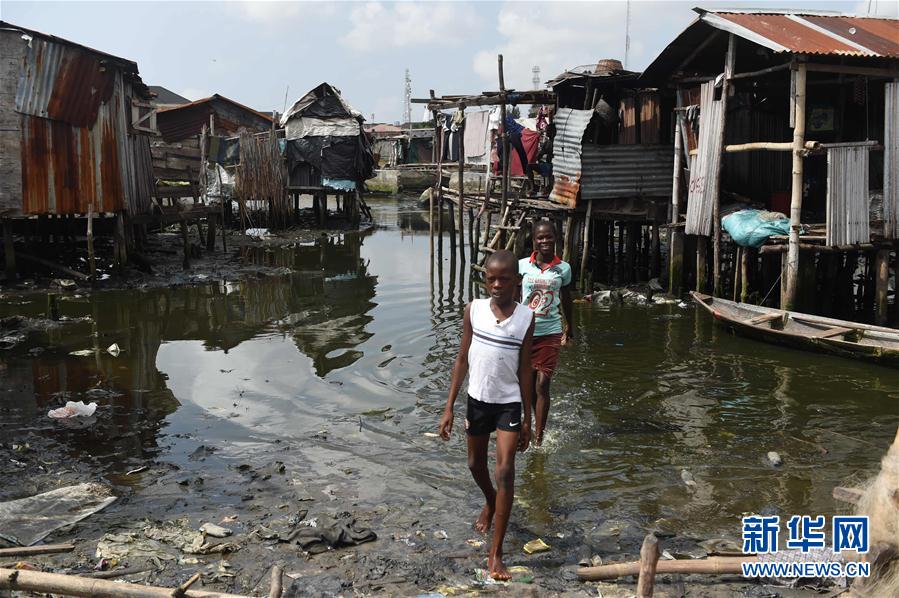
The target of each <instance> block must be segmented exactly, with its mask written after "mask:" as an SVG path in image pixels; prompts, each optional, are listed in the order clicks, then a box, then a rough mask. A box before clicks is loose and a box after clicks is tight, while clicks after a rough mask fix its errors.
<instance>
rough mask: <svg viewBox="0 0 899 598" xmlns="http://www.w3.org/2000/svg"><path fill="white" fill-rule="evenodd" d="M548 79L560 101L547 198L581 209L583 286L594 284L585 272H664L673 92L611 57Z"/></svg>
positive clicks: (624, 279) (620, 277)
mask: <svg viewBox="0 0 899 598" xmlns="http://www.w3.org/2000/svg"><path fill="white" fill-rule="evenodd" d="M547 85H548V86H550V87H552V89H553V91H554V92H555V94H556V98H557V106H558V108H557V110H556V113H555V117H554V124H555V139H554V147H553V160H552V165H553V177H554V179H555V181H554V185H553V189H552V193H551V194H550V199H551V200H552V201H554V202H557V203H560V204H563V205H566V206H568V207H569V208H572V209H574V210H576V211H575V214H576V220H577V222H576V223H575V227H576V231H577V233H576V236H578V235H579V236H580V237H581V239H580V241H581V242H580V243H579V244H580V245H582V246H583V247H584V248H586V249H585V251H586V255H587V259H586V260H582V262H581V263H582V268H581V272H582V276H581V281H582V284H583V285H584V286H589V283H588V282H587V280H588V278H587V277H586V273H587V272H589V273H591V274H592V276H591V277H590V278H593V279H596V280H601V281H603V282H618V283H630V282H635V281H639V280H648V279H650V278H654V277H657V276H659V274H660V270H661V253H660V227H661V226H663V225H664V224H665V223H667V221H668V213H667V208H668V201H669V198H670V197H671V168H672V147H671V135H670V133H669V131H670V124H669V123H670V117H669V116H668V115H669V114H670V112H671V108H672V107H673V105H674V99H673V94H670V93H667V92H662V91H660V90H658V89H655V88H648V87H647V86H645V85H642V84H641V82H640V80H639V73H636V72H633V71H628V70H625V69H624V68H623V67H622V64H621V62H619V61H618V60H614V59H604V60H600V61H598V62H597V63H596V64H590V65H585V66H580V67H576V68H574V69H570V70H567V71H565V72H564V73H561V74H560V75H558V76H557V77H555V78H554V79H553V80H551V81H550V82H549V83H548V84H547ZM587 222H589V225H587V226H584V224H582V223H587ZM616 231H617V241H618V242H617V245H616V242H615V241H616ZM584 236H586V237H587V238H584Z"/></svg>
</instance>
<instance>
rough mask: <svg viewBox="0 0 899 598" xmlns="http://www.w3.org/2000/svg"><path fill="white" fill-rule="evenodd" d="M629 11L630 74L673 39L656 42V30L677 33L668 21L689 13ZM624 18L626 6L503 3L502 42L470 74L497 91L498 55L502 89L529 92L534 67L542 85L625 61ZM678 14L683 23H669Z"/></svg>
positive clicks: (667, 8)
mask: <svg viewBox="0 0 899 598" xmlns="http://www.w3.org/2000/svg"><path fill="white" fill-rule="evenodd" d="M630 10H631V15H630V23H631V25H630V39H631V44H630V50H629V52H628V64H627V68H630V69H633V70H637V69H639V68H642V67H644V66H646V64H647V63H648V62H649V60H651V59H652V56H651V55H649V53H651V52H657V51H658V50H659V49H661V48H656V47H655V45H659V44H663V43H665V42H666V41H670V39H671V38H673V36H672V35H671V34H670V33H668V34H667V35H662V36H661V38H660V35H659V32H660V31H665V30H672V29H677V28H678V25H677V24H675V25H672V21H676V20H683V21H684V24H686V23H688V22H689V21H690V19H691V15H692V14H693V13H692V12H690V11H689V9H684V4H682V3H676V4H674V3H671V4H667V5H666V4H665V3H659V2H633V3H631V9H630ZM626 13H627V4H626V3H624V2H601V3H586V2H585V3H580V2H559V3H554V2H549V3H540V4H531V3H519V2H507V3H506V4H504V5H503V7H502V8H501V9H500V11H499V15H498V17H497V33H498V37H499V38H500V40H501V41H500V43H499V44H497V45H496V46H495V47H494V48H492V49H490V50H483V51H480V52H478V53H477V54H476V55H475V57H474V63H473V67H474V70H475V72H476V73H477V74H478V75H479V76H480V77H482V78H483V79H484V81H485V83H487V84H488V86H490V87H491V89H492V88H495V87H496V85H497V83H498V81H497V64H496V56H497V54H502V55H503V65H504V75H505V83H506V87H508V88H513V89H531V88H532V87H533V85H532V83H531V80H532V77H533V73H532V70H531V69H532V67H534V66H535V65H536V66H539V67H540V69H541V79H542V81H546V80H548V79H550V78H552V77H553V76H555V75H556V74H558V73H560V72H561V71H563V70H565V69H567V68H573V67H575V66H579V65H583V64H595V63H596V61H597V60H599V59H601V58H617V59H619V60H621V61H622V62H624V58H625V56H624V54H625V22H626ZM678 13H681V14H683V18H682V19H673V18H672V17H675V16H676V15H678ZM646 39H655V40H659V41H658V42H657V43H655V44H647V43H645V42H644V41H643V40H646ZM663 40H665V41H663ZM542 81H541V83H542Z"/></svg>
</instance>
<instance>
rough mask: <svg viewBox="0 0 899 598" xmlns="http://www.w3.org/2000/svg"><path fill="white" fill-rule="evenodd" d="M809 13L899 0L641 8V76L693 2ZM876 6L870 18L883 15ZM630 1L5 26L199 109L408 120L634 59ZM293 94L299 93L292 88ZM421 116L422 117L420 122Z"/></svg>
mask: <svg viewBox="0 0 899 598" xmlns="http://www.w3.org/2000/svg"><path fill="white" fill-rule="evenodd" d="M697 5H699V6H703V7H706V8H714V7H718V8H720V7H725V6H727V7H735V6H737V7H749V6H752V7H760V6H761V7H763V6H769V7H775V6H777V7H780V8H783V7H784V6H790V7H803V8H812V7H814V8H819V9H824V10H835V11H844V12H853V13H857V14H866V13H867V12H868V11H869V10H870V11H871V12H872V13H873V12H875V11H876V13H877V14H880V15H887V14H891V15H892V16H895V14H896V10H897V9H896V6H897V3H896V2H895V1H887V0H871V1H870V2H869V1H868V0H860V1H859V0H856V1H848V2H847V1H840V2H838V1H820V0H819V1H817V2H807V1H798V0H792V1H779V2H776V3H771V2H763V1H761V0H756V1H754V2H745V1H730V2H699V1H698V0H696V1H692V2H681V1H676V0H672V1H668V2H660V1H653V2H650V1H645V2H644V1H636V0H635V1H633V2H631V3H630V21H631V44H630V51H629V55H628V64H627V66H628V68H631V69H634V70H640V69H642V68H643V67H645V66H646V65H647V64H648V63H649V62H650V61H651V60H652V58H653V57H655V55H656V54H658V52H659V51H660V50H662V48H664V47H665V45H666V44H667V43H668V42H670V41H671V40H672V39H673V38H674V37H675V36H676V35H677V34H678V33H679V32H680V31H681V30H682V29H683V28H684V27H686V26H687V25H688V24H689V23H690V22H691V21H692V19H693V17H694V13H693V11H692V10H691V8H692V7H693V6H697ZM869 7H870V9H869ZM626 12H627V4H626V3H625V2H623V1H621V2H611V1H606V2H550V1H542V2H77V1H74V2H17V1H8V0H2V2H0V18H2V19H3V20H6V21H9V22H12V23H15V24H17V25H21V26H23V27H28V28H31V29H36V30H38V31H42V32H45V33H51V34H54V35H57V36H60V37H64V38H67V39H70V40H72V41H75V42H78V43H81V44H84V45H87V46H90V47H93V48H96V49H99V50H103V51H105V52H108V53H110V54H115V55H119V56H122V57H125V58H129V59H131V60H134V61H136V62H137V64H138V67H139V68H140V72H141V76H142V77H143V79H144V81H145V82H146V83H148V84H150V85H162V86H165V87H167V88H169V89H171V90H173V91H175V92H177V93H180V94H181V95H184V96H186V97H188V98H190V99H192V100H194V99H198V98H201V97H205V96H208V95H211V94H213V93H220V94H222V95H225V96H228V97H230V98H232V99H234V100H237V101H239V102H242V103H245V104H247V105H249V106H252V107H253V108H256V109H258V110H278V111H281V110H283V108H284V104H285V101H284V98H285V92H287V94H288V100H287V105H288V106H289V105H290V103H292V102H293V100H295V99H296V98H298V97H299V96H300V95H302V94H304V93H305V92H306V91H308V90H309V89H311V88H313V87H315V86H316V85H318V84H319V83H321V82H322V81H328V82H330V83H332V84H333V85H335V86H337V87H338V88H339V89H341V90H342V92H343V95H344V97H345V98H346V99H347V101H349V102H350V104H352V105H353V106H354V107H355V108H357V109H358V110H360V111H361V112H362V113H363V114H364V115H365V117H366V118H367V119H369V120H370V119H371V116H372V114H374V117H375V120H376V121H378V122H393V121H396V120H399V119H401V118H402V110H403V105H402V100H403V77H404V71H405V69H406V68H408V69H409V70H410V73H411V76H412V89H413V97H426V96H427V94H428V90H429V89H434V90H436V92H437V93H438V94H459V93H478V92H481V91H485V90H493V89H497V88H498V83H497V68H496V55H497V54H498V53H502V54H503V56H504V62H505V78H506V85H507V87H511V88H516V89H530V88H531V87H532V85H531V79H532V76H533V75H532V72H531V71H532V68H533V67H534V66H535V65H536V66H539V67H540V69H541V79H542V80H543V81H546V80H548V79H550V78H551V77H552V76H553V75H555V74H557V73H558V72H561V71H562V70H564V69H565V68H570V67H574V66H577V65H582V64H588V63H595V62H596V60H598V59H600V58H618V59H620V60H623V59H624V46H625V43H624V39H625V36H624V31H625V20H626ZM288 87H289V91H288ZM420 115H421V108H420V107H413V118H419V117H420Z"/></svg>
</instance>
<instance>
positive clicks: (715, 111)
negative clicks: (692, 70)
mask: <svg viewBox="0 0 899 598" xmlns="http://www.w3.org/2000/svg"><path fill="white" fill-rule="evenodd" d="M699 105H700V108H699V111H700V112H699V146H698V147H697V151H698V154H697V155H696V159H694V160H693V161H692V163H691V166H692V168H691V170H690V188H689V196H688V197H687V223H686V227H685V229H684V232H686V233H687V234H688V235H703V236H706V237H708V236H710V235H711V234H712V204H713V202H714V198H715V197H716V196H717V194H718V164H719V163H720V161H721V136H720V133H721V125H722V119H721V102H720V101H716V100H715V82H714V81H709V82H708V83H703V85H702V91H701V98H700V102H699Z"/></svg>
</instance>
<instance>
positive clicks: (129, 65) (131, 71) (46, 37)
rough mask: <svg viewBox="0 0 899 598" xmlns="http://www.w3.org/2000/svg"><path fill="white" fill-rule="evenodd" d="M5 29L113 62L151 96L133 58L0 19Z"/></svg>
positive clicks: (133, 82) (139, 90)
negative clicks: (109, 52)
mask: <svg viewBox="0 0 899 598" xmlns="http://www.w3.org/2000/svg"><path fill="white" fill-rule="evenodd" d="M4 30H5V31H15V32H21V33H22V34H25V35H28V36H29V37H31V38H38V39H40V40H43V41H45V42H49V43H51V44H61V45H64V46H68V47H69V48H72V49H76V50H81V51H83V52H86V53H89V54H93V55H95V56H96V58H97V59H98V60H100V61H108V62H112V63H114V64H115V65H116V66H118V67H119V68H121V69H122V71H123V73H124V74H125V76H126V79H127V80H129V81H130V82H131V83H132V85H133V86H134V87H135V90H136V91H138V92H140V93H141V94H142V95H143V96H144V97H145V98H149V97H150V90H149V89H148V88H147V86H146V85H145V84H144V82H143V81H142V80H141V78H140V75H139V74H138V69H137V63H136V62H134V61H133V60H128V59H127V58H122V57H120V56H114V55H113V54H107V53H106V52H101V51H100V50H95V49H94V48H90V47H88V46H84V45H81V44H77V43H75V42H73V41H70V40H67V39H64V38H61V37H56V36H55V35H50V34H49V33H42V32H40V31H35V30H34V29H28V28H27V27H20V26H19V25H14V24H12V23H9V22H7V21H2V20H0V31H4Z"/></svg>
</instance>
